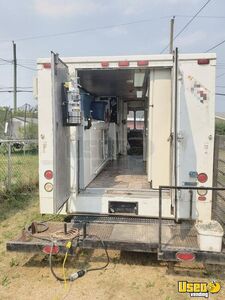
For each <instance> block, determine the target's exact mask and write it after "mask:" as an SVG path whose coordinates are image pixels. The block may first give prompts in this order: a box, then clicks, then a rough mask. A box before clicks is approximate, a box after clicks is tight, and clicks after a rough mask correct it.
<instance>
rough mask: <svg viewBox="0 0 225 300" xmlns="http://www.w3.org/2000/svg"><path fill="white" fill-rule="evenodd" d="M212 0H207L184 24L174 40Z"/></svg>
mask: <svg viewBox="0 0 225 300" xmlns="http://www.w3.org/2000/svg"><path fill="white" fill-rule="evenodd" d="M211 1H212V0H208V1H207V2H206V3H205V4H204V5H203V6H202V7H201V8H200V9H199V10H198V11H197V12H196V14H195V15H194V16H193V17H192V18H191V19H190V20H189V21H188V22H187V23H186V24H185V25H184V27H183V28H182V29H181V30H180V31H179V32H178V33H177V34H176V35H175V37H174V39H173V41H175V40H176V38H177V37H178V36H179V35H181V33H183V32H184V30H185V29H186V28H187V27H188V26H189V25H190V24H191V23H192V22H193V21H194V19H195V18H196V17H197V16H198V15H199V14H200V12H201V11H202V10H203V9H204V8H205V7H206V6H207V5H208V4H209V2H211ZM169 45H170V44H168V45H167V46H166V47H165V48H163V50H162V51H161V52H160V53H163V52H164V51H165V50H166V49H167V48H168V47H169Z"/></svg>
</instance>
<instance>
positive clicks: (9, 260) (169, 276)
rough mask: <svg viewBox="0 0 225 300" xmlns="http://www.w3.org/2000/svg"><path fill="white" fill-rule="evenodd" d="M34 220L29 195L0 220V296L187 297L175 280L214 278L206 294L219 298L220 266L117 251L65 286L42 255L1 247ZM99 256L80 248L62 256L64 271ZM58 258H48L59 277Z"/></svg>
mask: <svg viewBox="0 0 225 300" xmlns="http://www.w3.org/2000/svg"><path fill="white" fill-rule="evenodd" d="M37 218H40V216H39V213H38V201H37V199H36V198H35V199H34V201H33V202H32V203H30V204H29V205H28V207H27V208H26V210H25V209H23V210H20V211H18V212H17V213H13V214H10V215H9V216H7V218H6V219H5V220H4V221H2V222H1V223H0V300H5V299H13V300H14V299H16V300H17V299H23V300H28V299H32V300H35V299H43V300H62V299H67V300H69V299H104V300H110V299H131V300H133V299H135V300H136V299H138V300H139V299H146V300H147V299H148V300H149V299H150V300H151V299H154V300H156V299H163V300H173V299H191V298H190V295H189V294H179V293H178V281H179V280H184V281H197V282H200V281H203V282H210V281H211V280H217V281H219V282H220V283H221V286H222V288H221V291H220V292H219V293H218V294H210V296H209V297H210V299H225V282H224V280H225V267H224V268H222V267H219V268H212V267H210V268H209V267H208V268H207V269H206V268H205V267H204V266H203V265H201V264H191V265H190V264H189V265H185V264H177V265H176V266H175V268H174V269H171V268H169V266H168V264H166V263H162V262H157V261H156V258H155V257H154V256H152V255H149V254H143V253H128V252H122V253H120V252H119V251H109V255H110V265H109V266H108V267H107V269H105V270H104V271H96V272H90V273H87V274H86V275H85V276H84V277H82V278H80V279H78V280H77V281H75V282H73V283H71V284H70V283H68V284H67V285H66V287H65V286H64V284H63V283H61V282H57V281H56V280H55V278H54V277H53V276H52V275H51V273H50V270H49V267H48V257H47V256H45V255H44V254H21V253H20V254H18V253H12V252H11V253H9V252H6V251H5V242H6V241H7V240H10V239H11V238H13V237H14V236H15V235H17V234H18V233H19V232H20V231H21V228H23V226H24V225H25V224H29V223H30V222H31V221H32V220H33V219H37ZM105 260H106V258H105V253H104V251H102V250H96V251H83V252H81V253H80V254H79V255H78V256H76V257H70V258H69V259H68V260H67V264H66V266H67V269H68V274H70V273H72V272H73V271H74V270H77V269H79V268H81V267H82V266H86V267H87V266H92V267H96V266H101V265H103V264H104V263H105ZM62 262H63V257H57V258H54V264H55V271H56V273H57V274H58V275H60V276H61V275H62ZM214 269H215V270H214ZM192 299H194V298H192ZM195 299H203V298H195Z"/></svg>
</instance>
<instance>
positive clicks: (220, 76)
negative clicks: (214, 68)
mask: <svg viewBox="0 0 225 300" xmlns="http://www.w3.org/2000/svg"><path fill="white" fill-rule="evenodd" d="M224 75H225V73H222V74H220V75H218V76H216V78H220V77H222V76H224Z"/></svg>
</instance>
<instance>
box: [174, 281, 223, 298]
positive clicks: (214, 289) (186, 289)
mask: <svg viewBox="0 0 225 300" xmlns="http://www.w3.org/2000/svg"><path fill="white" fill-rule="evenodd" d="M220 289H221V285H220V283H219V282H216V281H212V282H210V283H207V282H190V281H178V292H179V293H180V294H190V296H191V297H205V298H209V294H217V293H219V291H220Z"/></svg>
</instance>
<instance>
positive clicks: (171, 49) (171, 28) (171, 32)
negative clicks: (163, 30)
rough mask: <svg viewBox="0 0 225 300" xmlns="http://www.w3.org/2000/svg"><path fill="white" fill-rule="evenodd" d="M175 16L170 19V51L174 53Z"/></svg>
mask: <svg viewBox="0 0 225 300" xmlns="http://www.w3.org/2000/svg"><path fill="white" fill-rule="evenodd" d="M174 21H175V16H173V18H172V19H171V20H170V53H171V54H172V53H173V35H174Z"/></svg>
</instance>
